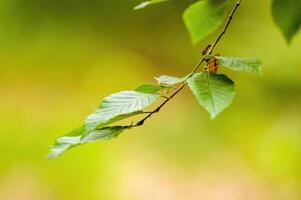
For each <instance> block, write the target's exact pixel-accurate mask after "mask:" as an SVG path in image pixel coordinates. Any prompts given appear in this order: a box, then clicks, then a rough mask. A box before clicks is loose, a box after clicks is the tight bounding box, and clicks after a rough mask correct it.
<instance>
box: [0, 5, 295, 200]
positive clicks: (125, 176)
mask: <svg viewBox="0 0 301 200" xmlns="http://www.w3.org/2000/svg"><path fill="white" fill-rule="evenodd" d="M139 2H140V1H139V0H86V1H82V0H1V2H0V121H1V123H0V131H1V133H0V155H1V160H0V199H1V200H41V199H43V200H69V199H70V200H82V199H89V200H100V199H101V200H103V199H105V200H129V199H130V200H157V199H158V200H159V199H160V200H188V199H189V200H199V199H202V200H288V199H289V200H299V199H301V190H300V187H301V183H300V182H301V173H300V172H301V82H300V76H301V57H300V53H301V34H298V35H297V37H295V39H294V41H293V43H292V45H291V46H290V47H289V46H287V45H286V43H285V40H284V38H283V37H282V36H281V33H280V31H278V29H277V28H276V26H275V25H274V23H273V21H272V17H271V15H270V3H271V2H270V1H261V0H252V1H244V2H243V5H242V7H241V8H240V10H239V11H238V13H237V16H236V17H235V19H234V21H233V23H232V24H231V27H230V29H229V32H227V34H226V36H225V37H224V38H223V39H222V41H221V43H220V44H219V45H218V47H217V49H216V51H217V52H219V53H222V54H223V55H227V56H241V57H256V58H260V59H262V60H263V62H264V65H263V67H264V76H263V77H258V76H256V75H254V74H246V73H239V72H232V71H225V72H226V73H228V74H229V76H230V77H232V79H233V80H235V82H236V86H237V95H236V98H235V100H234V102H233V104H232V105H231V107H230V108H228V109H227V110H226V111H225V112H223V113H222V114H221V115H220V116H219V117H218V118H217V119H216V120H213V121H211V120H210V119H209V118H210V117H209V115H208V113H206V111H204V109H202V108H201V107H200V106H199V105H198V104H197V102H196V101H195V99H194V97H193V96H192V95H191V94H190V93H189V91H188V90H186V91H185V92H184V93H182V94H180V95H178V96H177V97H176V98H175V99H174V100H173V101H171V102H170V104H168V105H167V106H166V107H165V108H164V109H163V110H162V111H161V112H160V113H159V114H158V115H156V116H154V117H153V118H152V119H151V120H149V121H148V122H147V123H146V124H145V126H143V127H139V128H137V129H135V130H131V131H126V132H124V133H123V134H122V135H121V136H120V137H119V138H118V139H115V140H112V141H108V142H101V143H93V144H89V145H85V146H81V147H78V148H75V149H73V150H71V151H68V152H67V153H65V154H64V155H62V156H61V157H59V158H58V159H55V160H51V161H49V160H44V157H45V155H46V153H47V151H48V147H49V146H50V145H51V144H52V143H53V141H54V140H55V138H56V137H58V136H60V135H62V134H64V133H66V132H68V131H69V130H70V129H73V128H75V127H77V126H78V125H80V124H81V123H82V122H83V120H84V118H85V117H86V116H87V115H88V114H89V113H90V112H92V111H94V109H95V108H96V107H97V105H98V104H99V103H100V101H101V99H102V98H103V97H104V96H107V95H109V94H111V93H113V92H117V91H120V90H126V89H132V88H135V87H136V85H138V84H139V83H143V82H152V81H153V77H154V76H158V75H162V74H168V75H176V76H181V75H185V73H187V72H189V71H190V70H191V69H192V68H193V66H194V65H195V64H196V63H197V62H198V59H199V58H200V54H201V51H202V49H203V47H204V46H206V45H207V44H208V43H209V42H211V41H212V40H214V38H215V37H216V34H213V35H211V36H210V37H208V38H206V39H205V41H203V42H202V43H201V44H199V45H197V46H192V45H191V42H190V38H189V35H188V33H187V32H186V30H185V28H184V25H183V22H182V20H181V14H182V12H183V10H184V8H185V7H186V6H187V5H189V3H191V2H193V1H184V0H177V1H174V2H169V3H164V4H163V3H162V4H160V5H157V6H152V7H149V8H147V9H144V10H140V11H133V10H132V8H133V7H134V6H135V5H136V4H137V3H139Z"/></svg>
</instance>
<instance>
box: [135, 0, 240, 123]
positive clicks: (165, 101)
mask: <svg viewBox="0 0 301 200" xmlns="http://www.w3.org/2000/svg"><path fill="white" fill-rule="evenodd" d="M241 1H242V0H238V1H237V2H236V5H235V6H234V8H233V10H232V12H231V13H230V15H229V17H228V20H227V22H226V24H225V27H224V28H223V30H222V32H221V33H220V34H219V36H218V37H217V39H216V40H215V42H214V43H213V44H212V45H209V46H208V47H206V48H205V50H204V51H203V52H204V55H205V56H206V55H211V54H212V52H213V50H214V48H215V47H216V46H217V44H218V43H219V42H220V40H221V39H222V37H223V36H224V35H225V33H226V32H227V30H228V27H229V25H230V24H231V22H232V19H233V16H234V14H235V12H236V10H237V9H238V7H239V6H240V4H241ZM205 61H206V59H205V58H202V60H201V61H200V62H199V63H198V64H197V65H196V66H195V67H194V69H193V70H192V72H191V75H190V76H189V77H188V78H190V77H191V76H193V74H195V73H196V72H197V71H198V69H199V68H200V66H201V65H202V64H203V63H204V62H205ZM188 78H187V79H188ZM186 85H187V83H186V82H184V83H182V85H181V86H180V87H179V88H178V89H177V90H176V91H175V92H174V93H173V94H172V95H171V96H170V97H167V98H166V99H165V100H164V101H163V102H162V103H161V104H160V105H159V106H158V107H157V108H156V109H155V110H154V111H152V112H150V113H149V114H148V115H147V116H146V117H144V118H143V119H142V120H140V121H138V122H137V123H136V124H135V125H131V127H138V126H142V125H143V124H144V123H145V121H146V120H147V119H149V118H150V117H151V116H152V115H153V114H155V113H157V112H159V111H160V110H161V108H162V107H164V106H165V105H166V104H167V103H168V102H169V101H170V100H171V99H172V98H174V97H175V96H176V95H177V94H178V93H179V92H181V91H182V90H183V89H184V88H185V86H186Z"/></svg>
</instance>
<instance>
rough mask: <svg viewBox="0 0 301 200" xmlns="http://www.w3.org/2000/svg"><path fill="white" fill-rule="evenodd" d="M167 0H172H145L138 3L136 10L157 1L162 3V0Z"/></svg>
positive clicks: (163, 0)
mask: <svg viewBox="0 0 301 200" xmlns="http://www.w3.org/2000/svg"><path fill="white" fill-rule="evenodd" d="M165 1H170V0H151V1H144V2H142V3H140V4H139V5H137V6H136V7H135V8H134V10H139V9H142V8H145V7H147V6H149V5H153V4H157V3H161V2H165Z"/></svg>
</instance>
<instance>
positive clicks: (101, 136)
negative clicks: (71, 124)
mask: <svg viewBox="0 0 301 200" xmlns="http://www.w3.org/2000/svg"><path fill="white" fill-rule="evenodd" d="M127 128H129V127H122V126H113V127H104V128H101V129H96V130H93V131H90V132H89V131H87V129H86V128H85V126H82V127H80V128H77V129H75V130H73V131H71V132H70V133H68V134H67V135H64V136H62V137H60V138H58V139H57V141H56V142H55V144H54V145H53V147H52V148H51V151H50V153H49V154H48V155H47V158H48V159H52V158H56V157H58V156H59V155H61V154H62V153H63V152H65V151H67V150H69V149H71V148H73V147H76V146H78V145H82V144H86V143H90V142H95V141H100V140H110V139H112V138H116V137H118V135H119V134H120V133H121V132H122V131H123V130H125V129H127Z"/></svg>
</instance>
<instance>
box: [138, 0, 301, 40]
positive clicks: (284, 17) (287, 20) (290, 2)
mask: <svg viewBox="0 0 301 200" xmlns="http://www.w3.org/2000/svg"><path fill="white" fill-rule="evenodd" d="M166 1H172V0H150V1H145V2H142V3H141V4H139V5H138V6H136V7H135V9H136V10H137V9H142V8H145V7H147V6H149V5H153V4H157V3H161V2H166ZM228 2H231V0H200V1H197V2H196V3H194V4H192V5H190V6H189V7H188V8H187V9H186V10H185V11H184V14H183V20H184V23H185V25H186V28H187V30H188V31H189V33H190V35H191V39H192V42H193V44H196V43H197V42H199V41H200V40H201V39H203V38H204V37H205V36H207V35H208V34H210V33H212V32H214V31H215V30H216V29H217V28H218V27H219V26H220V25H221V23H222V22H223V19H224V17H225V13H226V10H227V4H228ZM272 15H273V19H274V21H275V23H276V24H277V26H278V27H279V28H280V30H281V32H282V33H283V35H284V37H285V39H286V41H287V42H288V43H291V41H292V39H293V37H294V35H295V34H296V33H297V32H298V31H299V29H300V26H301V1H300V0H273V1H272Z"/></svg>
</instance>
